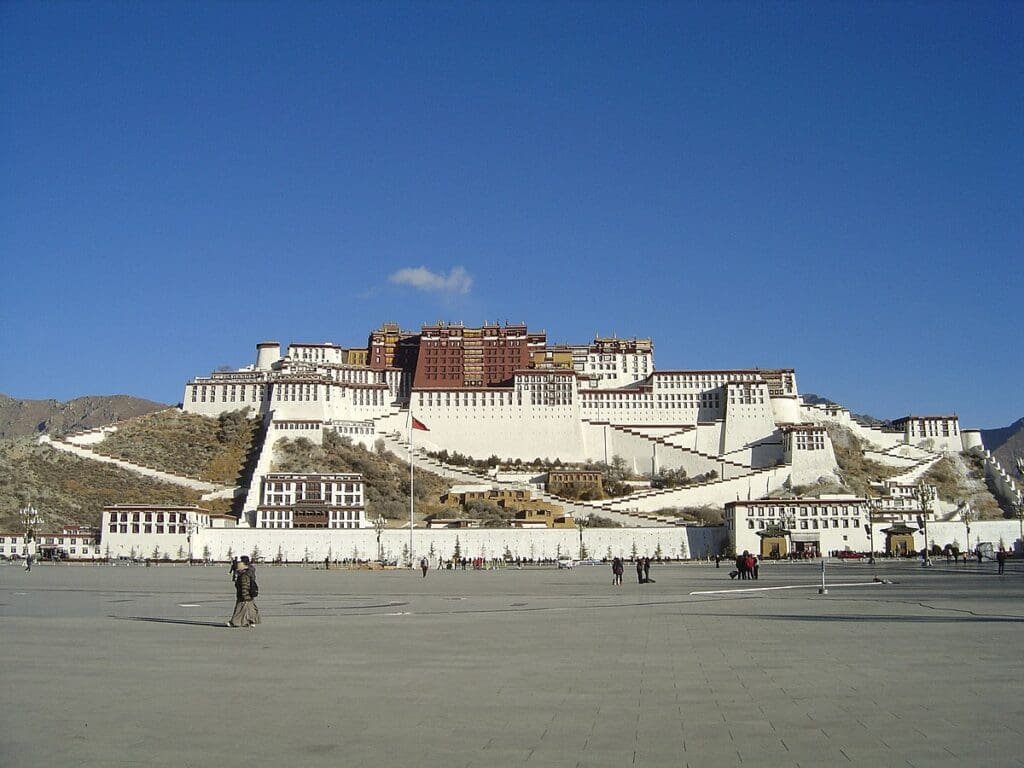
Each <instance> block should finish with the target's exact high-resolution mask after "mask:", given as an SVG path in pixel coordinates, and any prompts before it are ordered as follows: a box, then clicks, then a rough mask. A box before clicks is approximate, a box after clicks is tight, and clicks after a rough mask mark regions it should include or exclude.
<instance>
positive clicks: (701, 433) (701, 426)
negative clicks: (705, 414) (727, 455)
mask: <svg viewBox="0 0 1024 768" xmlns="http://www.w3.org/2000/svg"><path fill="white" fill-rule="evenodd" d="M724 431H725V422H724V421H723V420H721V419H719V420H717V421H702V422H700V423H698V424H697V434H696V436H695V437H694V445H695V446H696V450H697V451H699V452H700V453H704V454H707V455H708V456H717V455H718V454H719V453H720V449H721V446H722V433H723V432H724Z"/></svg>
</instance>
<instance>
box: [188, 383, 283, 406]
mask: <svg viewBox="0 0 1024 768" xmlns="http://www.w3.org/2000/svg"><path fill="white" fill-rule="evenodd" d="M191 389H192V402H193V403H195V402H200V403H206V402H210V403H215V402H217V392H218V391H219V392H220V401H221V402H222V403H244V402H246V397H247V393H248V398H249V402H253V403H255V402H259V401H260V400H264V399H266V386H265V385H264V384H252V385H249V386H246V385H245V384H237V385H236V384H220V385H212V384H211V385H210V386H209V387H207V386H206V385H193V386H192V387H191ZM207 390H209V391H207Z"/></svg>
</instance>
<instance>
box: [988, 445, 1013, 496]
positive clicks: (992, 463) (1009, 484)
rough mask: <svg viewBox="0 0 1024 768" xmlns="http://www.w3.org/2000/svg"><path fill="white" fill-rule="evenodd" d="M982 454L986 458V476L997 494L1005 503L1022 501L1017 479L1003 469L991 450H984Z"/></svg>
mask: <svg viewBox="0 0 1024 768" xmlns="http://www.w3.org/2000/svg"><path fill="white" fill-rule="evenodd" d="M982 456H984V458H985V477H986V479H987V480H988V481H989V482H990V483H991V485H992V488H993V490H994V491H995V493H996V496H998V497H999V499H1000V500H1001V501H1002V502H1003V503H1005V504H1017V503H1020V502H1021V500H1022V499H1021V491H1020V488H1019V486H1018V484H1017V481H1016V480H1014V479H1013V478H1012V477H1011V476H1010V474H1009V473H1008V472H1007V471H1006V470H1005V469H1003V467H1002V465H1001V464H1000V463H999V461H998V460H997V459H996V457H995V456H993V455H992V452H991V451H988V450H986V451H984V453H983V454H982Z"/></svg>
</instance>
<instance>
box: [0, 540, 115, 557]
mask: <svg viewBox="0 0 1024 768" xmlns="http://www.w3.org/2000/svg"><path fill="white" fill-rule="evenodd" d="M48 543H49V544H53V542H52V541H51V542H48ZM61 543H62V544H63V543H64V542H61ZM78 550H79V547H78V546H76V545H75V544H71V545H69V546H68V553H69V554H72V555H77V554H78ZM81 550H82V554H83V555H88V554H90V553H91V554H95V555H98V554H99V553H100V548H99V547H93V548H92V550H90V549H89V547H88V546H82V547H81ZM24 552H25V547H24V546H12V547H11V548H10V549H6V548H5V547H4V545H3V544H0V555H4V554H8V553H10V554H12V555H20V554H24Z"/></svg>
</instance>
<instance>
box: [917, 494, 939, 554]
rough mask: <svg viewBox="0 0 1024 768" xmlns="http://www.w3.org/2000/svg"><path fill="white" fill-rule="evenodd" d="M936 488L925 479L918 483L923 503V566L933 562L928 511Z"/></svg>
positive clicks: (919, 499) (918, 498) (921, 502)
mask: <svg viewBox="0 0 1024 768" xmlns="http://www.w3.org/2000/svg"><path fill="white" fill-rule="evenodd" d="M934 494H935V489H934V488H932V486H930V485H928V484H926V483H925V482H924V481H923V480H922V481H921V482H920V483H918V484H917V493H916V494H915V495H916V496H917V500H918V502H919V503H920V504H921V519H922V521H923V522H922V524H921V528H922V530H923V531H924V561H923V562H922V563H921V565H922V566H929V565H931V564H932V558H931V552H929V551H928V513H929V511H930V509H931V503H932V501H933V499H934V497H935V496H934Z"/></svg>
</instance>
